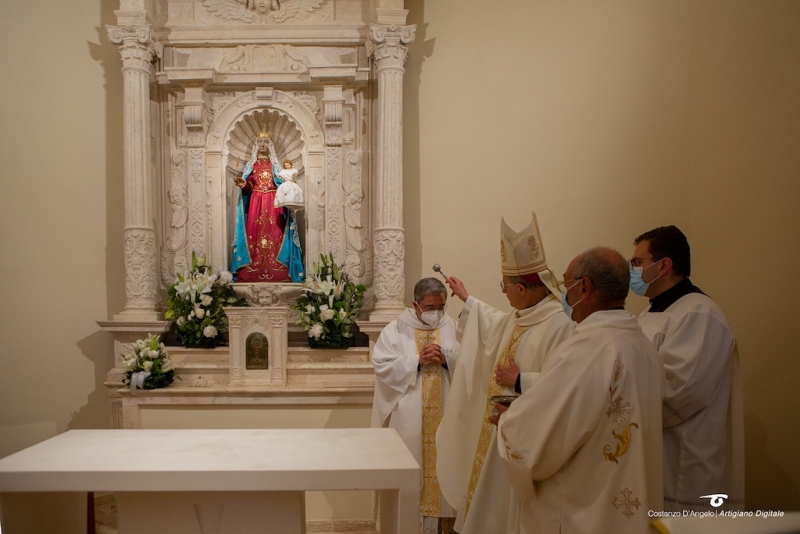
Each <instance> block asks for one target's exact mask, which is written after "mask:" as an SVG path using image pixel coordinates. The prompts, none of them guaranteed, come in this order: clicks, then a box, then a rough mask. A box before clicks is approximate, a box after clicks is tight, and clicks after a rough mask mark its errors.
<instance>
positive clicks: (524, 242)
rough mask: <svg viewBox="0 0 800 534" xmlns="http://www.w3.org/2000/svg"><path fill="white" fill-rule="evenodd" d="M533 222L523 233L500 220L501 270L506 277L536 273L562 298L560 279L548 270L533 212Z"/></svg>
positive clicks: (548, 287)
mask: <svg viewBox="0 0 800 534" xmlns="http://www.w3.org/2000/svg"><path fill="white" fill-rule="evenodd" d="M531 215H532V216H533V220H532V221H531V223H530V224H529V225H528V226H527V227H526V228H525V229H524V230H522V231H521V232H515V231H514V230H512V229H511V228H510V227H509V226H508V225H507V224H506V221H505V220H504V219H502V218H501V219H500V268H501V270H502V272H503V274H504V275H506V276H525V275H527V274H533V273H536V274H538V275H539V278H540V279H541V280H542V283H543V284H544V285H545V286H547V289H549V290H550V291H551V292H552V293H553V294H554V295H556V296H560V295H561V289H560V288H559V287H558V281H557V280H558V279H557V278H556V276H555V275H554V274H553V272H552V271H551V270H550V269H548V268H547V259H546V258H545V255H544V244H543V243H542V236H541V234H540V233H539V225H538V223H537V222H536V214H535V213H534V212H531Z"/></svg>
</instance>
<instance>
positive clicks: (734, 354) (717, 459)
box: [639, 279, 744, 511]
mask: <svg viewBox="0 0 800 534" xmlns="http://www.w3.org/2000/svg"><path fill="white" fill-rule="evenodd" d="M676 297H677V298H676ZM651 303H652V304H651V306H650V307H649V308H647V309H646V310H644V311H643V312H642V313H641V314H640V315H639V324H640V325H641V326H642V330H643V331H644V333H645V335H646V336H647V337H648V338H650V340H651V341H652V342H653V345H654V346H655V348H656V350H657V351H658V355H659V357H660V358H661V361H662V363H663V364H664V368H665V370H666V387H665V390H664V405H663V427H664V428H663V432H664V509H665V510H670V511H677V510H684V509H687V510H713V509H714V508H712V507H711V506H710V503H709V500H710V499H709V498H705V499H701V498H700V497H701V496H704V495H710V494H720V493H721V494H725V495H727V496H728V498H727V499H726V500H725V501H724V505H723V506H722V507H721V508H720V509H730V510H743V509H744V415H743V401H742V380H741V371H740V368H739V353H738V350H737V349H736V340H735V339H734V337H733V333H732V332H731V329H730V327H729V326H728V321H727V319H726V318H725V315H724V314H723V313H722V310H721V309H720V308H719V306H717V304H716V303H715V302H714V301H713V300H711V299H710V298H709V297H707V296H706V295H704V294H703V293H702V292H700V291H699V290H698V289H697V288H696V287H695V286H693V285H692V284H691V282H689V280H688V279H684V280H683V281H681V282H679V283H678V284H677V285H676V286H673V287H672V288H670V289H668V290H667V291H665V292H664V293H662V294H661V295H659V296H658V297H656V298H655V299H653V300H652V301H651ZM654 310H656V311H654Z"/></svg>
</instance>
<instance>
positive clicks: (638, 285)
mask: <svg viewBox="0 0 800 534" xmlns="http://www.w3.org/2000/svg"><path fill="white" fill-rule="evenodd" d="M653 265H658V262H655V263H651V264H650V265H648V266H647V267H631V268H630V270H631V282H630V287H631V291H633V292H634V294H636V295H639V296H640V297H643V296H644V294H645V293H647V288H648V287H650V284H652V283H653V282H655V281H656V280H658V279H659V278H661V275H658V276H656V277H655V278H654V279H652V280H651V281H649V282H645V281H644V280H642V273H643V272H644V270H645V269H647V268H648V267H652V266H653Z"/></svg>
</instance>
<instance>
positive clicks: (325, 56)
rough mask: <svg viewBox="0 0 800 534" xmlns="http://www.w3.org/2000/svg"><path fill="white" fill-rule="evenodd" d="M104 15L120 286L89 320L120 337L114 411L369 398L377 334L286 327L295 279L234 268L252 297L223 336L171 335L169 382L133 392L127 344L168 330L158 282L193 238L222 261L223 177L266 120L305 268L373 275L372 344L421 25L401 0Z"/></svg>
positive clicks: (178, 4) (390, 311) (125, 7)
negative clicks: (118, 160)
mask: <svg viewBox="0 0 800 534" xmlns="http://www.w3.org/2000/svg"><path fill="white" fill-rule="evenodd" d="M115 15H116V17H117V24H116V25H113V26H108V28H107V29H108V35H109V39H110V41H111V42H112V43H113V44H115V45H117V46H118V47H119V51H120V54H121V57H122V74H123V107H124V109H123V132H124V139H123V142H124V162H123V167H124V168H123V177H124V191H125V219H124V230H123V236H122V239H123V241H124V247H123V250H124V255H125V258H124V260H125V262H124V263H125V294H126V302H125V307H124V309H123V310H122V311H121V312H120V313H118V314H116V315H114V316H113V317H112V318H111V319H110V320H107V321H99V324H100V325H101V327H102V328H103V329H104V330H106V331H108V332H110V333H112V335H113V336H114V356H115V366H114V368H113V369H111V370H110V371H109V373H108V379H107V382H106V386H107V387H108V393H109V402H110V404H111V427H112V428H141V427H142V417H141V413H142V409H143V408H144V409H146V408H147V407H157V406H183V407H191V408H194V409H197V410H202V409H204V408H208V407H211V406H219V405H226V406H239V407H246V408H258V407H265V406H267V407H272V408H274V407H276V406H295V407H297V406H320V407H330V406H334V407H337V406H361V407H363V408H364V409H368V407H369V405H370V404H371V401H372V392H373V388H374V375H373V371H372V364H371V361H370V347H353V348H350V349H346V350H339V351H331V350H321V349H315V350H311V349H309V348H307V347H306V346H304V345H303V344H292V343H289V341H288V340H289V339H290V338H291V337H292V336H293V335H296V334H297V333H298V332H299V327H296V326H294V325H293V319H294V318H293V316H292V313H291V311H290V310H289V304H290V303H291V301H292V299H293V298H295V297H296V296H297V295H298V294H299V292H300V284H297V283H283V282H282V283H277V284H266V283H248V284H236V291H237V293H238V294H239V295H241V296H243V297H245V298H246V299H247V300H248V302H249V304H250V305H251V307H249V308H241V309H237V310H233V311H232V312H231V314H232V315H231V331H230V339H231V341H230V345H229V346H227V347H220V348H217V349H208V350H196V349H183V348H180V347H169V351H170V352H171V353H172V355H173V361H174V362H175V368H176V369H175V370H176V377H177V378H178V380H176V381H175V382H174V383H173V384H172V386H170V387H169V388H165V389H163V390H156V391H148V392H139V393H138V394H136V395H134V394H132V393H131V392H130V391H129V390H126V389H125V388H124V387H123V383H122V379H123V377H124V369H123V366H122V359H121V356H120V355H121V354H122V353H125V352H128V351H129V347H130V344H131V343H133V342H134V341H135V340H137V339H140V338H143V337H145V336H146V335H147V334H148V333H153V334H159V333H163V332H166V331H167V330H168V328H169V326H170V324H169V322H167V321H164V320H163V311H164V309H165V305H166V289H167V288H168V287H169V286H170V285H172V284H173V283H174V282H175V279H176V276H177V274H178V273H182V272H185V271H187V270H188V269H189V267H190V265H191V256H192V253H196V254H198V255H201V254H204V255H205V256H206V261H207V262H208V264H209V265H211V267H212V269H213V270H214V271H219V270H225V269H228V267H229V265H230V261H231V247H232V241H233V232H234V221H235V218H234V216H235V205H236V200H237V198H238V196H237V194H238V191H237V188H236V185H235V183H234V179H235V178H236V177H237V176H239V175H240V174H241V171H242V169H243V167H244V164H245V162H246V161H248V159H249V157H250V155H251V151H252V146H253V141H254V137H255V136H256V135H257V133H258V132H260V131H262V130H266V131H269V132H270V133H271V135H272V139H273V142H274V147H275V152H276V154H275V155H276V156H277V159H278V160H279V161H281V162H282V161H283V160H284V159H289V160H290V161H291V162H292V166H293V168H294V169H296V170H297V171H298V174H297V184H298V185H299V186H300V187H301V189H302V190H303V193H304V197H305V207H304V209H303V210H302V211H301V212H300V214H301V215H300V216H299V217H298V226H299V236H300V242H301V245H302V249H303V259H304V263H305V270H306V272H309V270H310V268H311V263H312V262H313V261H315V260H317V259H318V258H319V256H320V254H328V253H332V254H333V257H334V258H335V260H336V261H337V263H339V264H340V265H344V268H345V269H346V271H347V272H348V274H349V275H350V276H351V278H352V280H353V281H354V282H356V283H362V284H364V285H366V286H367V288H368V290H367V295H366V299H365V306H364V309H363V311H362V317H361V320H360V321H359V326H360V328H361V330H362V332H365V333H367V334H368V335H369V336H370V340H371V342H372V343H374V341H375V340H376V339H377V336H378V335H379V333H380V331H381V329H382V328H383V326H385V325H386V323H387V322H388V321H390V320H392V319H394V318H395V317H396V316H397V315H398V314H399V312H400V311H402V310H403V308H404V286H405V279H404V257H405V250H404V247H405V241H404V230H403V194H402V191H403V158H402V154H403V150H402V139H403V121H402V114H403V95H402V91H403V73H404V71H403V67H404V63H405V60H406V56H407V50H408V46H409V45H411V43H412V42H413V40H414V37H415V27H414V26H410V25H406V24H405V22H406V15H407V11H406V10H404V9H403V1H402V0H120V4H119V9H118V10H117V11H115ZM248 350H249V351H250V356H249V359H248Z"/></svg>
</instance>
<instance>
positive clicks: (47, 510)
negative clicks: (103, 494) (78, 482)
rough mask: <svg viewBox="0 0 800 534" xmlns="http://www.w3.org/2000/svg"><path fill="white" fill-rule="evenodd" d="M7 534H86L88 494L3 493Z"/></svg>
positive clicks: (0, 501) (0, 516)
mask: <svg viewBox="0 0 800 534" xmlns="http://www.w3.org/2000/svg"><path fill="white" fill-rule="evenodd" d="M0 521H2V525H3V534H86V492H85V491H83V492H66V491H59V492H30V493H27V492H26V493H0Z"/></svg>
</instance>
